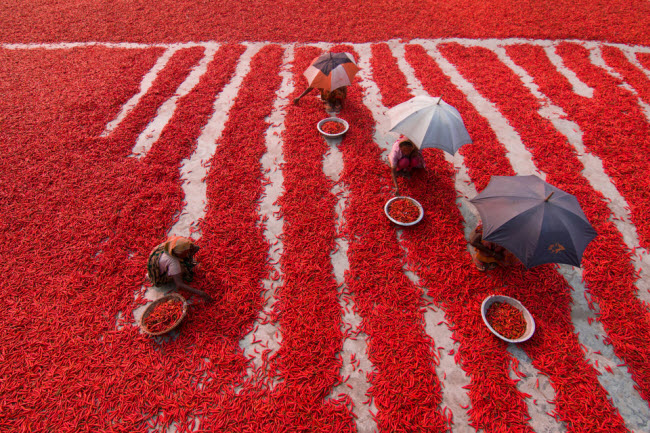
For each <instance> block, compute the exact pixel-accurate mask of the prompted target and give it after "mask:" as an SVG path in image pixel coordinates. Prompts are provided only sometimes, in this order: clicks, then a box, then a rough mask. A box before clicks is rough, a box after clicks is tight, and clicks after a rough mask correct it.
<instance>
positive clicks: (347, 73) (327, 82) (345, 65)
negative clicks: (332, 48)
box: [303, 53, 359, 90]
mask: <svg viewBox="0 0 650 433" xmlns="http://www.w3.org/2000/svg"><path fill="white" fill-rule="evenodd" d="M357 72H359V67H358V66H357V64H356V63H354V57H352V54H350V53H325V54H323V55H321V56H319V57H317V58H315V59H314V61H312V62H311V64H310V65H309V67H308V68H307V69H306V70H305V72H304V74H303V75H304V76H305V78H307V82H308V83H309V87H315V88H317V89H325V90H334V89H338V88H339V87H343V86H349V85H350V84H352V81H353V80H354V76H355V74H356V73H357Z"/></svg>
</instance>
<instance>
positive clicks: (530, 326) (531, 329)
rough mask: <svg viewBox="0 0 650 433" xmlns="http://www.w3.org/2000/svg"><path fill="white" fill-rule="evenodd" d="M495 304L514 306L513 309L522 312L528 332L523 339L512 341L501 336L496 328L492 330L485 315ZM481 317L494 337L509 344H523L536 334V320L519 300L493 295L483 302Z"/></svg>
mask: <svg viewBox="0 0 650 433" xmlns="http://www.w3.org/2000/svg"><path fill="white" fill-rule="evenodd" d="M495 302H501V303H505V304H510V305H512V306H513V307H515V308H516V309H518V310H519V311H521V312H522V314H523V315H524V320H525V321H526V331H524V335H522V336H521V337H519V338H517V339H514V340H511V339H509V338H506V337H504V336H503V335H501V334H499V333H498V332H497V331H495V330H494V328H492V326H490V324H489V323H488V320H487V317H486V316H485V315H486V314H487V310H488V309H489V308H490V306H491V305H492V304H494V303H495ZM481 316H482V317H483V322H485V326H487V327H488V329H489V330H490V332H492V333H493V334H494V335H496V336H497V337H499V338H500V339H502V340H503V341H507V342H508V343H522V342H524V341H526V340H528V339H529V338H530V337H532V336H533V334H534V333H535V320H533V316H532V315H531V314H530V312H529V311H528V310H527V309H526V307H524V306H523V305H521V302H519V301H518V300H516V299H514V298H510V297H508V296H501V295H491V296H488V297H487V298H485V299H484V300H483V303H482V304H481Z"/></svg>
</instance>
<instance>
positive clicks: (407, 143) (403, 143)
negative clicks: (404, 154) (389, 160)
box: [399, 140, 415, 147]
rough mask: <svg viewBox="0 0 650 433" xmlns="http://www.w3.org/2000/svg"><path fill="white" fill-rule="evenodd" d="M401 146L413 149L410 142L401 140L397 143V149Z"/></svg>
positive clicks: (413, 145)
mask: <svg viewBox="0 0 650 433" xmlns="http://www.w3.org/2000/svg"><path fill="white" fill-rule="evenodd" d="M402 146H409V147H415V144H413V142H412V141H411V140H402V141H400V142H399V147H402Z"/></svg>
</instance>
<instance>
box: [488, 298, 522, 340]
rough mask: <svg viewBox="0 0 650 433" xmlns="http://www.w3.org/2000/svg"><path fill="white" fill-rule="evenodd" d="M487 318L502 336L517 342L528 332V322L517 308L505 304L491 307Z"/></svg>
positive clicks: (496, 303)
mask: <svg viewBox="0 0 650 433" xmlns="http://www.w3.org/2000/svg"><path fill="white" fill-rule="evenodd" d="M485 317H486V319H487V321H488V323H489V324H490V326H491V327H492V328H493V329H494V330H495V331H497V332H498V333H499V334H501V335H502V336H504V337H506V338H508V339H510V340H516V339H517V338H520V337H521V336H522V335H524V332H526V320H525V319H524V315H523V314H522V312H521V311H519V309H517V307H513V306H512V305H510V304H508V303H505V302H495V303H493V304H492V305H490V308H488V310H487V312H486V313H485Z"/></svg>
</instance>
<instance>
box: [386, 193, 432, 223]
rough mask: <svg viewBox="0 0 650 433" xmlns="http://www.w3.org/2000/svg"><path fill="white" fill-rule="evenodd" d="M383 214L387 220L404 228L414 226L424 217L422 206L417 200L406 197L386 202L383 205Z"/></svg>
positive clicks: (394, 198)
mask: <svg viewBox="0 0 650 433" xmlns="http://www.w3.org/2000/svg"><path fill="white" fill-rule="evenodd" d="M384 212H385V213H386V216H387V217H388V219H389V220H391V221H392V222H394V223H395V224H397V225H400V226H404V227H408V226H412V225H415V224H417V223H419V222H420V221H422V217H424V209H423V208H422V205H421V204H420V203H418V201H417V200H415V199H413V198H411V197H406V196H398V197H393V198H391V199H390V200H388V201H387V202H386V204H385V205H384Z"/></svg>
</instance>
